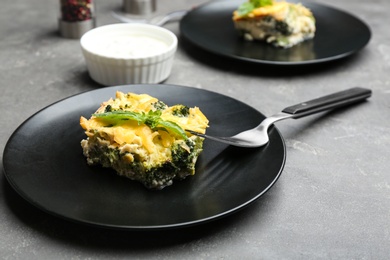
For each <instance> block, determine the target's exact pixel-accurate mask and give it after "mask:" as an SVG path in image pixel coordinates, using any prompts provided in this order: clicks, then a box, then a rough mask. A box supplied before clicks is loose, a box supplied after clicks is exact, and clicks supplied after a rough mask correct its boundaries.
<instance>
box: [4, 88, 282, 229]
mask: <svg viewBox="0 0 390 260" xmlns="http://www.w3.org/2000/svg"><path fill="white" fill-rule="evenodd" d="M116 90H120V91H123V92H134V93H148V94H150V95H153V96H155V97H157V98H158V99H160V100H163V101H165V102H166V103H167V104H168V105H174V104H186V105H189V106H198V107H200V109H201V110H202V111H203V112H204V113H205V114H206V116H207V117H208V118H209V120H210V128H209V129H208V133H210V134H213V135H216V134H221V135H231V134H234V133H236V132H238V131H241V130H244V129H247V128H251V127H254V126H256V125H257V124H258V123H259V122H260V121H261V120H262V119H263V118H264V116H263V115H262V114H261V113H259V112H258V111H256V110H255V109H253V108H251V107H249V106H248V105H246V104H244V103H241V102H239V101H237V100H234V99H232V98H229V97H226V96H223V95H220V94H217V93H213V92H209V91H205V90H200V89H194V88H188V87H181V86H172V85H139V86H131V85H130V86H120V87H109V88H102V89H98V90H94V91H90V92H85V93H82V94H79V95H76V96H73V97H70V98H67V99H64V100H62V101H59V102H57V103H55V104H53V105H51V106H49V107H47V108H45V109H43V110H41V111H39V112H38V113H36V114H34V115H33V116H32V117H30V118H29V119H28V120H27V121H26V122H24V123H23V124H22V125H21V126H20V127H19V128H18V129H17V130H16V131H15V132H14V134H13V135H12V136H11V138H10V139H9V141H8V142H7V144H6V147H5V150H4V156H3V166H4V173H5V176H6V178H7V180H8V181H9V183H10V184H11V186H12V187H13V188H14V189H15V190H16V191H17V192H18V193H19V194H20V195H21V196H22V197H23V198H24V199H26V200H27V201H28V202H30V203H31V204H33V205H35V206H37V207H38V208H40V209H42V210H44V211H46V212H48V213H51V214H54V215H56V216H59V217H62V218H65V219H68V220H72V221H76V222H81V223H86V224H91V225H98V226H104V227H111V228H119V229H164V228H173V227H181V226H189V225H194V224H199V223H203V222H207V221H210V220H214V219H217V218H219V217H222V216H226V215H228V214H230V213H234V212H236V211H237V210H239V209H241V208H243V207H244V206H246V205H248V204H250V203H251V202H253V201H254V200H255V199H257V198H259V197H260V196H261V195H262V194H264V193H265V192H266V191H267V190H268V189H270V188H271V186H272V185H273V184H274V183H275V182H276V180H277V179H278V177H279V175H280V174H281V171H282V169H283V166H284V162H285V145H284V141H283V139H282V137H281V135H280V134H279V132H278V131H277V129H276V128H272V129H271V132H270V143H269V144H268V145H267V146H264V147H262V148H256V149H243V148H237V147H229V146H226V145H224V144H219V143H215V142H212V141H209V140H206V141H205V143H204V151H203V153H202V154H201V156H200V158H199V160H198V163H197V171H196V175H194V176H191V177H188V178H187V179H185V180H182V181H176V182H174V184H173V186H170V187H166V188H165V189H163V190H161V191H151V190H147V189H146V188H144V186H143V185H141V184H139V183H137V182H134V181H131V180H128V179H126V178H124V177H119V176H117V175H115V174H114V173H113V172H112V171H111V170H109V169H104V168H102V167H98V166H94V167H91V166H88V165H87V164H86V160H85V158H84V156H83V154H82V150H81V147H80V141H81V140H82V139H83V138H84V132H83V130H82V129H81V127H80V125H79V118H80V116H85V117H88V118H89V117H90V115H91V113H93V112H94V111H95V110H96V109H97V108H98V107H99V105H100V103H101V102H102V101H105V100H108V99H109V98H110V97H114V96H115V91H116Z"/></svg>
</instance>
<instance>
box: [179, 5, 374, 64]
mask: <svg viewBox="0 0 390 260" xmlns="http://www.w3.org/2000/svg"><path fill="white" fill-rule="evenodd" d="M243 2H244V0H228V1H226V0H225V1H212V2H209V3H207V4H204V5H202V6H199V7H198V8H196V9H194V10H192V11H191V12H189V13H188V14H187V15H186V16H185V17H184V18H183V19H182V20H181V22H180V31H181V35H182V36H183V37H184V38H185V39H186V40H188V41H189V42H190V43H192V44H194V45H196V46H198V47H200V48H202V49H204V50H206V51H209V52H211V53H214V54H217V55H221V56H225V57H229V58H233V59H237V60H243V61H248V62H254V63H261V64H272V65H304V64H314V63H323V62H328V61H332V60H337V59H341V58H345V57H347V56H350V55H351V54H354V53H356V52H357V51H359V50H361V49H362V48H363V47H364V46H366V44H367V43H368V42H369V40H370V38H371V31H370V29H369V27H368V26H367V25H366V24H365V23H364V22H363V21H361V20H360V19H358V18H357V17H355V16H353V15H351V14H349V13H346V12H344V11H341V10H337V9H335V8H332V7H328V6H325V5H321V4H317V3H311V2H302V3H303V5H304V6H306V7H308V8H309V9H310V10H311V11H312V12H313V14H314V17H315V18H316V28H317V31H316V35H315V37H314V39H313V40H309V41H305V42H303V43H301V44H298V45H296V46H293V47H292V48H289V49H282V48H275V47H273V46H270V45H268V44H266V43H262V42H258V41H254V42H248V41H245V40H243V39H242V38H240V37H239V36H238V33H237V32H236V30H235V28H234V25H233V21H232V13H233V11H234V10H235V9H237V7H238V6H239V5H240V4H241V3H243Z"/></svg>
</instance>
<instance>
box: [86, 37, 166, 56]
mask: <svg viewBox="0 0 390 260" xmlns="http://www.w3.org/2000/svg"><path fill="white" fill-rule="evenodd" d="M168 47H169V46H168V44H167V43H165V42H163V41H161V40H159V39H157V38H153V37H148V36H145V35H141V34H139V35H137V34H131V35H115V36H113V35H110V36H107V39H102V40H100V41H98V42H96V43H95V46H94V48H93V49H94V51H95V52H96V53H97V54H100V55H104V56H108V57H113V58H141V57H150V56H154V55H157V54H160V53H163V52H164V51H165V50H166V49H167V48H168Z"/></svg>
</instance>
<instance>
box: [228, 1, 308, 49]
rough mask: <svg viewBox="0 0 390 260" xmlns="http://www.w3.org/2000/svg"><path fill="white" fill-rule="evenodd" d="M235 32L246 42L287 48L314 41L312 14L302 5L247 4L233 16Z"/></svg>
mask: <svg viewBox="0 0 390 260" xmlns="http://www.w3.org/2000/svg"><path fill="white" fill-rule="evenodd" d="M233 22H234V25H235V28H236V29H237V30H238V31H239V32H240V33H241V34H242V35H243V36H244V39H246V40H261V41H265V42H267V43H270V44H273V45H274V46H277V47H282V48H289V47H292V46H294V45H296V44H298V43H300V42H302V41H305V40H308V39H312V38H313V37H314V34H315V31H316V27H315V19H314V16H313V14H312V12H311V11H310V10H309V9H308V8H306V7H304V6H303V5H302V4H294V3H288V2H285V1H280V2H279V1H275V0H249V1H248V2H245V3H243V4H241V5H240V6H239V7H238V9H237V10H235V11H234V13H233Z"/></svg>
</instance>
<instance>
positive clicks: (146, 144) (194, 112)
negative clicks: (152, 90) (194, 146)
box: [80, 91, 208, 162]
mask: <svg viewBox="0 0 390 260" xmlns="http://www.w3.org/2000/svg"><path fill="white" fill-rule="evenodd" d="M156 102H158V99H156V98H154V97H151V96H149V95H147V94H140V95H137V94H133V93H128V94H124V93H122V92H119V91H118V92H117V93H116V98H115V99H110V100H108V101H106V102H103V103H102V104H101V106H100V108H99V109H98V110H97V111H96V113H103V112H104V111H105V109H106V107H107V106H108V105H109V106H111V108H112V110H125V111H133V112H138V113H142V112H144V113H148V112H149V111H150V110H153V111H154V110H156V108H155V107H154V104H155V103H156ZM174 109H175V106H172V107H167V108H166V109H164V110H162V114H161V118H162V119H163V120H166V121H172V122H175V123H177V124H178V125H179V126H180V127H181V128H183V129H189V130H193V131H196V132H200V133H205V131H206V128H207V127H208V120H207V118H206V117H205V115H204V114H203V113H202V112H201V111H200V110H199V108H197V107H194V108H190V109H189V115H188V117H181V116H176V115H174V114H173V111H174ZM80 125H81V126H82V128H83V129H84V130H85V133H86V135H87V136H88V137H92V136H94V135H96V134H98V135H99V136H101V137H102V138H103V139H104V140H107V141H109V142H110V144H111V146H112V147H118V148H120V149H121V152H130V153H132V154H137V155H138V156H139V157H140V158H141V159H142V161H145V160H148V161H153V162H155V161H164V160H167V159H168V158H169V156H170V148H171V147H172V144H173V143H174V142H176V141H178V137H174V136H172V135H170V134H169V133H168V132H167V131H164V130H157V131H153V130H152V129H151V128H150V127H149V126H147V125H145V124H140V125H139V124H138V122H136V121H132V120H127V121H125V122H124V123H121V124H120V125H115V126H107V125H105V123H104V122H103V121H102V120H99V118H96V117H94V116H92V117H91V118H90V119H86V118H85V117H81V118H80ZM187 135H188V136H191V135H190V134H189V133H187ZM182 143H183V144H182V145H183V146H184V145H185V142H182ZM133 159H134V158H132V155H129V158H128V160H129V162H131V161H132V160H133Z"/></svg>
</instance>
